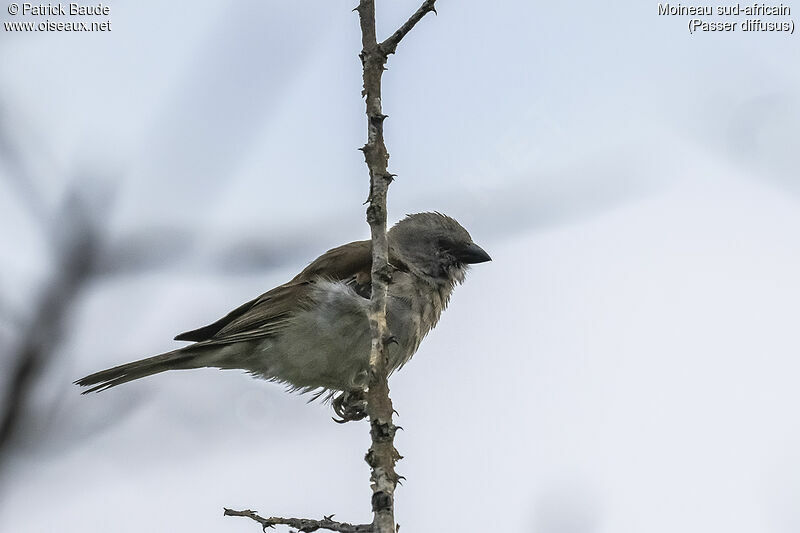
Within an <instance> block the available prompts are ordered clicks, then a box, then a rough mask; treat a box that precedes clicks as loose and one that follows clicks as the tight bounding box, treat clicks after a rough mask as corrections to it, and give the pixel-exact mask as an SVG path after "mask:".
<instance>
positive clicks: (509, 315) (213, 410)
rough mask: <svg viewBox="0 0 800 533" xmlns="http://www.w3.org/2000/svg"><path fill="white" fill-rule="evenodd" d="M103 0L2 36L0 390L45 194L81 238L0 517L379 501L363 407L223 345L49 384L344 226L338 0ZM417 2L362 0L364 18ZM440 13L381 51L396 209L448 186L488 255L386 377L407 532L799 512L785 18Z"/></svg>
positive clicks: (323, 511)
mask: <svg viewBox="0 0 800 533" xmlns="http://www.w3.org/2000/svg"><path fill="white" fill-rule="evenodd" d="M105 5H108V6H110V8H111V13H110V15H109V16H107V17H98V18H97V20H102V21H105V20H110V21H111V25H112V26H111V27H112V30H111V31H110V32H103V33H100V32H94V33H65V32H32V33H22V32H11V31H0V242H2V243H3V244H4V246H2V247H0V319H2V320H0V348H1V349H2V355H1V356H0V357H2V358H1V359H0V373H2V374H3V376H2V379H0V389H2V388H5V389H8V388H9V387H10V383H9V381H10V379H11V378H10V377H9V376H10V375H12V370H13V369H14V368H15V367H16V364H17V359H16V354H17V351H16V350H17V348H18V344H19V342H20V340H21V338H22V337H23V336H24V334H25V333H24V332H26V331H30V329H31V328H30V327H29V326H30V325H31V323H32V321H34V320H35V319H36V316H35V310H36V307H37V304H36V302H37V298H38V297H39V296H40V295H41V294H42V292H43V291H46V290H47V287H49V286H50V284H51V283H52V281H53V280H54V279H58V276H59V267H58V265H57V263H55V259H54V258H55V257H56V256H57V253H58V251H57V250H58V247H57V244H58V242H61V241H60V239H62V238H63V235H62V234H61V233H59V232H58V231H56V230H57V229H58V228H59V226H60V225H64V224H65V223H66V222H65V219H64V218H62V215H61V213H63V205H64V202H65V198H68V197H70V195H75V194H78V195H79V196H80V197H81V198H84V201H85V202H86V205H88V206H89V211H88V213H87V216H88V218H89V222H88V224H90V226H92V227H94V228H96V230H97V232H98V234H99V235H100V237H99V238H100V239H101V242H102V246H101V249H100V251H99V255H98V257H99V259H98V264H97V265H96V270H95V271H94V275H93V276H92V277H90V278H89V279H88V280H87V282H86V283H84V284H82V285H81V286H80V289H79V290H78V291H77V293H76V294H75V295H74V297H73V298H71V299H70V300H69V302H68V305H66V306H65V309H64V312H65V317H66V322H65V334H64V335H63V336H62V337H61V338H60V339H59V342H58V345H57V346H56V348H55V349H54V350H53V351H52V357H50V358H48V360H47V362H46V364H45V365H44V367H43V369H42V371H41V372H40V373H38V374H37V375H36V376H35V379H34V380H33V388H32V389H31V391H30V393H29V394H28V395H27V397H26V402H25V408H24V411H23V419H22V420H21V422H20V424H19V426H18V428H17V430H16V431H15V434H14V438H13V441H12V443H11V445H10V446H9V448H8V449H6V450H5V453H4V456H2V457H0V460H2V463H0V476H2V477H0V492H1V493H2V494H1V495H0V531H9V532H11V531H13V532H15V533H16V532H22V533H26V532H40V531H49V530H52V529H53V528H56V529H58V530H59V532H62V533H71V532H79V531H80V532H82V533H84V532H87V533H88V532H108V531H114V532H136V533H139V532H141V531H189V530H191V531H194V532H214V533H217V532H224V531H231V532H247V531H255V530H257V527H258V526H257V525H256V524H254V523H248V522H247V521H245V520H244V519H234V518H223V517H222V508H223V507H224V506H227V507H236V508H252V509H257V510H259V511H261V512H262V513H264V514H275V515H283V516H286V515H300V516H309V517H317V518H321V517H322V516H323V515H327V514H331V513H336V517H337V519H340V520H345V521H352V522H358V521H369V520H370V513H369V504H368V502H369V495H370V490H369V487H368V483H367V480H368V468H367V465H366V464H365V463H364V462H363V454H364V452H365V450H366V448H367V446H368V435H367V427H366V425H365V424H363V423H351V424H347V425H344V426H340V425H337V424H334V423H332V422H331V421H330V415H331V412H330V408H329V407H327V406H324V405H320V404H310V405H309V404H307V403H306V398H304V397H300V396H297V395H287V394H285V393H284V391H283V390H282V389H281V387H280V386H278V385H275V384H271V383H265V382H259V381H256V380H253V379H251V378H249V377H248V376H246V375H244V373H239V372H235V371H229V372H220V371H216V370H195V371H191V372H173V373H166V374H162V375H159V376H156V377H154V378H151V379H146V380H142V381H138V382H134V383H130V384H128V385H125V386H123V387H119V388H115V389H113V390H111V391H108V392H106V393H103V394H100V395H91V396H80V395H79V394H78V390H77V388H76V387H74V386H73V385H72V384H71V383H72V381H73V380H75V379H76V378H79V377H81V376H83V375H85V374H87V373H90V372H93V371H96V370H99V369H102V368H106V367H109V366H114V365H117V364H120V363H123V362H127V361H130V360H133V359H137V358H141V357H145V356H148V355H152V354H155V353H159V352H163V351H166V350H169V349H171V348H173V347H175V346H178V343H176V342H174V341H172V340H170V339H172V337H173V336H174V335H175V334H176V333H178V332H181V331H185V330H187V329H191V328H194V327H197V326H200V325H202V324H204V323H207V322H211V321H213V320H216V319H217V318H219V317H220V316H222V315H224V314H225V313H226V312H227V311H229V310H230V309H232V308H234V307H236V306H237V305H239V304H241V303H242V302H244V301H246V300H249V299H251V298H252V297H254V296H255V295H257V294H260V293H261V292H264V291H265V290H267V289H269V288H271V287H273V286H275V285H278V284H280V283H282V282H284V281H286V280H287V279H289V278H290V277H292V276H293V275H294V274H295V273H296V272H297V271H299V270H300V269H301V268H302V267H303V266H305V265H306V264H307V263H308V262H309V261H310V260H312V259H313V258H314V257H316V256H317V255H318V254H319V253H321V252H323V251H324V250H326V249H327V248H330V247H332V246H335V245H338V244H341V243H343V242H347V241H350V240H355V239H361V238H366V237H367V236H368V234H369V233H368V227H367V225H366V223H365V222H364V206H363V205H362V202H363V201H364V199H365V198H366V194H367V172H366V167H365V165H364V162H363V156H362V154H361V152H359V151H358V150H357V148H358V147H359V146H361V145H362V144H363V143H364V140H365V137H366V128H365V119H364V115H363V102H362V100H361V98H360V84H361V78H360V68H361V66H360V62H359V60H358V57H357V54H358V51H359V47H360V35H359V28H358V20H357V16H356V14H355V13H352V12H351V9H352V8H353V7H354V5H355V0H353V1H351V2H341V1H333V2H330V1H327V2H323V1H320V0H296V1H293V2H276V1H272V0H258V1H255V0H238V1H236V2H233V1H227V2H225V1H210V0H200V1H195V2H191V3H189V2H185V1H182V0H179V1H174V2H168V3H164V2H155V1H150V0H141V1H139V2H110V3H105ZM713 5H714V6H716V5H727V4H724V3H723V4H713ZM417 7H418V4H417V2H412V1H408V0H394V1H391V2H388V1H381V0H378V11H379V35H381V36H386V35H388V34H389V33H390V32H391V31H393V30H394V29H395V28H396V27H397V26H399V25H400V24H401V23H402V22H403V21H404V20H405V18H406V17H407V16H408V15H409V14H410V13H411V12H413V11H414V10H415V9H416V8H417ZM791 7H792V8H794V7H795V6H791ZM437 8H438V11H439V14H438V16H435V17H434V16H429V17H426V18H425V19H424V20H423V21H422V22H421V23H420V24H419V25H418V26H417V28H415V30H414V31H413V32H412V33H411V34H410V35H409V36H408V37H407V38H406V39H405V40H404V41H403V42H402V43H401V46H400V47H399V49H398V52H397V54H396V55H395V56H392V57H391V58H390V61H389V70H388V71H387V72H386V74H385V75H384V94H383V106H384V112H385V113H386V114H388V115H389V119H388V120H387V121H386V139H387V144H388V148H389V151H390V153H391V160H390V169H391V171H392V172H395V173H397V174H398V177H397V180H396V181H395V182H394V183H393V184H392V187H391V188H390V192H389V211H390V219H391V220H392V221H394V220H397V219H399V218H401V217H402V216H403V215H404V214H406V213H410V212H419V211H426V210H437V211H442V212H445V213H447V214H449V215H452V216H453V217H455V218H457V219H458V220H459V221H460V222H461V223H462V224H463V225H464V226H465V227H467V229H468V230H469V231H470V233H471V234H472V236H473V238H474V239H475V241H476V242H478V243H479V244H481V245H482V246H483V247H484V248H485V249H486V250H487V251H488V252H489V253H490V254H491V255H492V257H493V261H492V262H491V263H488V264H481V265H476V266H475V267H474V268H473V269H472V271H471V272H470V274H469V275H468V279H467V281H466V283H465V284H464V286H463V287H460V288H459V289H457V291H456V292H455V294H454V297H453V300H452V302H451V307H450V309H448V311H447V312H446V313H445V314H444V315H443V319H442V322H441V323H440V325H439V326H438V327H437V328H436V330H434V331H433V332H432V333H431V335H430V336H429V338H428V339H426V341H425V342H423V344H422V347H421V348H420V351H419V352H418V353H417V355H416V356H415V357H414V360H413V361H412V363H410V364H409V365H408V366H406V367H405V368H404V369H403V370H402V371H401V372H399V373H398V374H396V375H395V376H394V377H393V379H392V393H393V398H394V402H395V406H396V408H397V410H398V411H399V413H400V416H399V417H398V419H397V423H398V424H399V425H401V426H403V427H404V428H405V431H404V432H401V433H400V434H399V436H398V442H397V445H398V448H399V450H400V452H401V454H402V455H403V456H405V459H403V460H402V461H401V462H400V463H399V464H398V471H399V472H400V473H401V474H402V475H404V476H405V477H406V478H407V481H405V482H404V484H403V486H402V487H400V488H399V489H398V492H397V503H396V509H397V513H396V514H397V519H398V522H399V523H400V524H401V525H402V526H403V530H404V531H406V530H408V531H494V530H497V529H503V530H507V531H514V532H517V531H519V532H531V533H626V532H630V533H640V532H642V531H647V532H648V533H658V532H664V533H673V532H675V531H681V532H697V533H707V532H708V531H726V532H730V533H737V532H742V533H745V532H747V533H751V532H753V531H764V532H775V533H783V532H795V531H798V530H799V529H800V508H799V507H798V506H797V503H796V502H798V501H800V452H799V451H798V450H800V422H798V419H797V405H798V402H800V387H797V382H798V379H799V378H800V363H799V362H798V354H799V350H798V348H800V346H799V344H800V342H799V341H798V333H797V332H798V331H799V329H798V319H800V310H799V309H798V301H800V281H798V274H797V273H798V272H800V239H798V233H799V232H800V177H799V176H800V174H798V171H797V168H798V156H797V154H798V148H800V133H799V132H798V124H800V68H798V65H800V40H798V39H800V37H798V36H797V35H788V34H786V33H783V32H772V33H768V32H759V33H744V32H741V31H734V32H730V33H719V32H715V33H702V32H700V33H695V34H693V35H690V34H689V32H688V29H687V23H688V21H689V17H681V16H659V15H658V4H657V3H656V2H652V3H650V2H634V1H627V2H612V3H597V2H587V1H581V2H571V3H555V2H550V3H543V2H521V1H512V2H504V3H503V5H502V6H500V5H494V4H488V3H486V2H476V1H472V0H469V1H467V0H462V1H461V2H443V3H440V5H438V4H437ZM798 9H800V6H798ZM794 17H795V15H794V14H791V15H789V16H786V17H778V18H770V17H765V16H762V17H760V18H761V19H762V20H780V21H784V20H787V21H788V20H794ZM745 18H746V17H740V18H729V19H722V18H720V17H712V18H711V19H709V20H730V21H740V22H741V21H742V20H745ZM0 19H2V21H3V22H7V21H21V20H33V21H36V22H37V23H38V22H41V21H42V20H43V18H42V17H33V16H28V17H23V16H22V15H18V16H16V17H13V16H11V15H9V14H8V13H7V11H6V9H5V8H4V9H3V12H2V14H1V15H0ZM49 19H52V20H54V21H56V20H72V19H71V18H70V17H66V18H64V17H61V18H59V17H49ZM92 20H94V19H92ZM76 191H77V192H76ZM54 228H55V229H54ZM33 331H34V332H35V334H36V335H38V332H36V330H35V328H34V329H33ZM42 335H44V336H45V337H46V334H45V333H42Z"/></svg>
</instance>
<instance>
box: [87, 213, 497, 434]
mask: <svg viewBox="0 0 800 533" xmlns="http://www.w3.org/2000/svg"><path fill="white" fill-rule="evenodd" d="M387 240H388V243H389V265H390V269H391V280H390V282H389V284H388V289H387V301H386V322H387V327H388V329H389V332H390V334H391V341H392V342H390V343H389V344H388V346H387V348H386V349H387V357H388V362H389V368H390V372H393V371H394V370H397V369H399V368H401V367H402V366H403V365H404V364H405V363H406V362H408V360H409V359H411V356H413V355H414V353H415V352H416V351H417V349H418V348H419V345H420V342H421V341H422V339H423V338H424V337H425V335H427V334H428V332H430V331H431V329H433V327H434V326H435V325H436V323H437V322H438V321H439V317H440V316H441V313H442V311H444V309H445V308H446V307H447V304H448V302H449V300H450V295H451V294H452V292H453V289H454V288H455V286H456V285H458V284H460V283H462V282H463V281H464V277H465V274H466V271H467V269H468V267H469V265H471V264H475V263H483V262H485V261H491V257H489V254H487V253H486V252H485V251H484V250H483V249H482V248H481V247H480V246H478V245H477V244H475V243H474V242H473V241H472V237H470V235H469V233H468V232H467V230H465V229H464V228H463V227H462V226H461V224H459V223H458V222H456V220H455V219H453V218H450V217H448V216H446V215H443V214H441V213H417V214H413V215H408V216H407V217H406V218H404V219H403V220H401V221H400V222H398V223H397V224H395V225H394V226H393V227H392V228H391V229H390V230H389V231H388V233H387ZM371 266H372V245H371V241H369V240H365V241H355V242H351V243H349V244H344V245H342V246H339V247H337V248H333V249H331V250H328V251H327V252H325V253H324V254H322V255H321V256H320V257H318V258H317V259H315V260H314V261H312V262H311V264H309V265H308V266H307V267H306V268H305V269H304V270H303V271H302V272H300V273H299V274H298V275H297V276H295V277H294V278H293V279H292V280H291V281H289V282H287V283H284V284H283V285H280V286H278V287H275V288H274V289H272V290H270V291H267V292H265V293H264V294H262V295H261V296H259V297H257V298H255V299H253V300H250V301H249V302H247V303H245V304H243V305H241V306H239V307H237V308H236V309H234V310H233V311H231V312H230V313H228V314H227V315H225V316H224V317H223V318H221V319H219V320H217V321H216V322H214V323H213V324H209V325H207V326H204V327H201V328H198V329H194V330H191V331H187V332H185V333H181V334H180V335H178V336H176V337H175V340H178V341H190V342H192V344H190V345H188V346H184V347H182V348H178V349H176V350H172V351H169V352H166V353H162V354H160V355H156V356H154V357H149V358H147V359H142V360H140V361H134V362H132V363H127V364H124V365H120V366H116V367H114V368H109V369H107V370H101V371H100V372H96V373H94V374H91V375H88V376H86V377H84V378H81V379H79V380H77V381H76V382H75V384H77V385H80V386H84V387H91V388H89V389H88V390H86V391H84V394H86V393H88V392H99V391H102V390H106V389H109V388H111V387H116V386H117V385H121V384H123V383H127V382H129V381H133V380H135V379H139V378H143V377H146V376H151V375H153V374H159V373H161V372H165V371H167V370H184V369H192V368H204V367H214V368H220V369H241V370H245V371H247V372H249V373H250V374H251V375H253V376H255V377H258V378H262V379H266V380H269V381H276V382H280V383H283V384H285V385H287V386H288V388H289V390H290V391H299V392H304V393H305V392H312V393H314V397H313V398H312V399H316V398H319V397H320V396H325V398H326V399H332V398H333V397H334V396H335V395H337V394H338V396H336V398H335V399H333V401H332V403H333V408H334V411H335V412H336V414H337V415H338V416H339V417H340V419H339V420H337V421H338V422H343V421H348V420H359V419H361V418H364V416H365V412H364V407H365V402H364V391H365V390H366V388H367V385H368V382H369V354H370V344H371V336H370V330H369V323H368V321H367V312H368V309H369V305H370V296H371V291H372V284H371Z"/></svg>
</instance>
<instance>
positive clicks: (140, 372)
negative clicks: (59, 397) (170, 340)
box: [75, 346, 210, 394]
mask: <svg viewBox="0 0 800 533" xmlns="http://www.w3.org/2000/svg"><path fill="white" fill-rule="evenodd" d="M209 348H210V347H208V346H187V347H185V348H180V349H178V350H173V351H171V352H166V353H162V354H160V355H156V356H154V357H148V358H147V359H142V360H140V361H134V362H132V363H127V364H124V365H119V366H115V367H114V368H109V369H106V370H101V371H100V372H95V373H94V374H90V375H88V376H86V377H84V378H81V379H79V380H77V381H76V382H75V384H76V385H80V386H81V387H88V386H90V385H94V386H93V387H92V388H91V389H88V390H85V391H83V393H82V394H87V393H90V392H100V391H103V390H106V389H110V388H111V387H116V386H117V385H122V384H123V383H127V382H129V381H133V380H134V379H139V378H144V377H147V376H152V375H153V374H160V373H161V372H165V371H167V370H183V369H188V368H202V367H205V366H209V362H210V361H209V360H208V357H204V356H207V355H209Z"/></svg>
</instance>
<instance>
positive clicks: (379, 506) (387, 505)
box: [372, 490, 392, 513]
mask: <svg viewBox="0 0 800 533" xmlns="http://www.w3.org/2000/svg"><path fill="white" fill-rule="evenodd" d="M391 508H392V495H391V494H389V493H387V492H384V491H382V490H381V491H378V492H375V493H373V494H372V512H374V513H377V512H380V511H384V510H387V509H391Z"/></svg>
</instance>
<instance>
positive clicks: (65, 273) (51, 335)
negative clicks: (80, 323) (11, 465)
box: [0, 187, 99, 456]
mask: <svg viewBox="0 0 800 533" xmlns="http://www.w3.org/2000/svg"><path fill="white" fill-rule="evenodd" d="M88 203H89V201H88V199H87V198H86V197H85V196H82V192H81V190H80V189H78V188H77V187H76V188H75V189H74V190H73V191H72V192H71V193H70V194H69V195H68V197H67V198H66V201H65V203H64V206H63V208H62V210H61V212H60V213H59V214H58V216H56V217H54V224H53V229H52V232H51V235H50V236H51V237H52V240H51V241H50V242H52V243H53V244H54V246H55V247H56V249H55V250H54V253H53V255H54V256H55V262H56V267H55V270H54V271H55V277H54V279H53V280H52V281H51V282H50V283H49V285H48V286H47V287H46V288H45V289H44V291H43V293H42V294H41V296H40V298H39V303H38V305H37V306H36V310H35V312H34V313H33V316H32V318H31V320H30V321H29V322H28V325H27V327H26V328H25V331H24V332H23V333H22V334H21V337H20V341H19V343H18V346H19V349H18V350H17V356H16V358H14V359H13V361H14V362H15V363H16V366H14V367H13V368H12V369H11V378H10V381H9V388H8V391H7V393H6V398H5V401H4V402H3V407H4V410H3V412H2V413H0V456H2V452H3V451H5V450H6V448H7V447H8V446H9V443H10V442H11V437H12V436H13V434H14V432H15V430H16V429H17V427H18V425H19V421H20V419H21V417H22V413H23V412H24V407H25V402H26V399H27V397H28V393H29V391H30V389H31V387H32V384H33V381H34V378H35V377H36V376H37V375H38V374H39V372H40V371H41V369H42V368H43V367H44V365H45V364H46V363H47V361H48V359H49V358H50V356H51V355H52V353H53V351H54V350H55V347H56V345H57V342H58V340H59V338H60V337H61V334H62V332H63V327H64V322H65V319H66V316H67V312H68V310H69V308H70V306H71V305H72V302H73V301H74V300H75V295H76V294H77V293H78V292H79V291H80V290H81V288H82V287H83V285H84V284H85V283H86V281H87V280H88V278H89V277H90V275H91V272H92V265H93V263H94V260H95V258H96V256H97V248H98V244H99V239H98V235H97V230H96V225H95V224H94V223H93V222H92V220H91V218H90V216H89V214H90V212H91V209H90V208H89V206H88ZM12 364H13V363H12Z"/></svg>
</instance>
